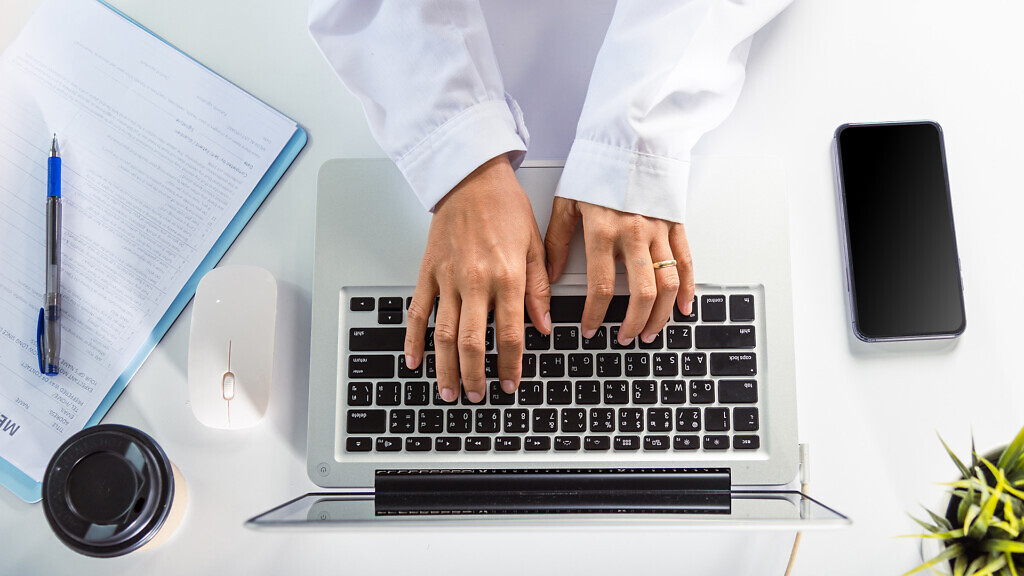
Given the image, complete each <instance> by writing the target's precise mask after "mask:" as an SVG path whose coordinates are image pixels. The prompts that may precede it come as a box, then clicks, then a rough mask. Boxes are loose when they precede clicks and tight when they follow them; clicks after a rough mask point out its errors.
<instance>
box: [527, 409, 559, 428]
mask: <svg viewBox="0 0 1024 576" xmlns="http://www.w3.org/2000/svg"><path fill="white" fill-rule="evenodd" d="M533 431H534V433H537V434H539V433H541V432H557V431H558V410H555V409H554V408H534V410H533Z"/></svg>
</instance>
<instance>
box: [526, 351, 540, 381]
mask: <svg viewBox="0 0 1024 576" xmlns="http://www.w3.org/2000/svg"><path fill="white" fill-rule="evenodd" d="M536 377H537V355H536V354H523V378H536Z"/></svg>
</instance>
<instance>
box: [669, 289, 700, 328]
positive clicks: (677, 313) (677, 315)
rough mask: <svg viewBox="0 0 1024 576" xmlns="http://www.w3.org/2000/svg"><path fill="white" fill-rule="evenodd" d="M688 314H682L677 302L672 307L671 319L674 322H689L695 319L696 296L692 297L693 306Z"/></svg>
mask: <svg viewBox="0 0 1024 576" xmlns="http://www.w3.org/2000/svg"><path fill="white" fill-rule="evenodd" d="M692 310H693V311H692V312H690V315H689V316H683V313H682V312H680V311H679V304H678V303H677V304H676V305H675V306H673V307H672V319H673V320H675V321H676V322H689V323H693V322H696V321H697V297H696V296H694V297H693V308H692Z"/></svg>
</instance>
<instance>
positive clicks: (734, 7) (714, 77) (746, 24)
mask: <svg viewBox="0 0 1024 576" xmlns="http://www.w3.org/2000/svg"><path fill="white" fill-rule="evenodd" d="M790 2H791V0H681V1H672V2H666V1H664V0H628V1H622V0H620V1H619V3H618V4H617V6H616V8H615V13H614V15H613V16H612V22H611V24H610V26H609V28H608V33H607V35H606V37H605V40H604V44H602V46H601V50H600V51H599V52H598V56H597V61H596V62H595V65H594V71H593V74H592V76H591V79H590V88H589V90H588V92H587V98H586V101H585V102H584V105H583V112H582V114H581V115H580V121H579V126H578V127H577V130H576V138H575V140H574V141H573V144H572V148H571V149H570V151H569V156H568V158H567V159H566V163H565V170H564V171H563V173H562V177H561V180H560V181H559V184H558V189H557V194H558V195H559V196H563V197H566V198H571V199H574V200H582V201H584V202H589V203H592V204H598V205H601V206H607V207H609V208H614V209H616V210H621V211H623V212H632V213H637V214H643V215H646V216H652V217H655V218H662V219H665V220H670V221H673V222H683V221H684V216H685V214H686V194H687V182H688V179H689V174H690V152H691V150H692V149H693V147H694V145H695V144H696V143H697V140H699V139H700V137H701V136H702V135H703V134H704V133H706V132H708V131H710V130H712V129H713V128H715V127H716V126H718V125H719V124H720V123H721V122H722V121H723V120H724V119H725V118H726V117H727V116H728V115H729V113H730V112H731V111H732V109H733V107H734V106H735V104H736V100H737V99H738V97H739V94H740V89H741V88H742V86H743V79H744V73H745V67H746V60H747V53H748V51H749V49H750V42H751V38H752V37H753V35H754V33H755V32H756V31H757V30H759V29H760V28H762V27H763V26H764V25H765V24H766V23H768V22H769V21H770V20H771V19H772V18H774V17H775V16H776V15H777V14H778V13H779V12H781V11H782V10H783V9H784V8H785V7H786V6H787V5H788V4H789V3H790Z"/></svg>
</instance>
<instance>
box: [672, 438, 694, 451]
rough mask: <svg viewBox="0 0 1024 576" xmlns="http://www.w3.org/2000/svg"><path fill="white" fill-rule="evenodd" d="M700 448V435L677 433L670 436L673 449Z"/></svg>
mask: <svg viewBox="0 0 1024 576" xmlns="http://www.w3.org/2000/svg"><path fill="white" fill-rule="evenodd" d="M697 448H700V436H694V435H691V434H679V435H676V436H673V437H672V449H673V450H696V449H697Z"/></svg>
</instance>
